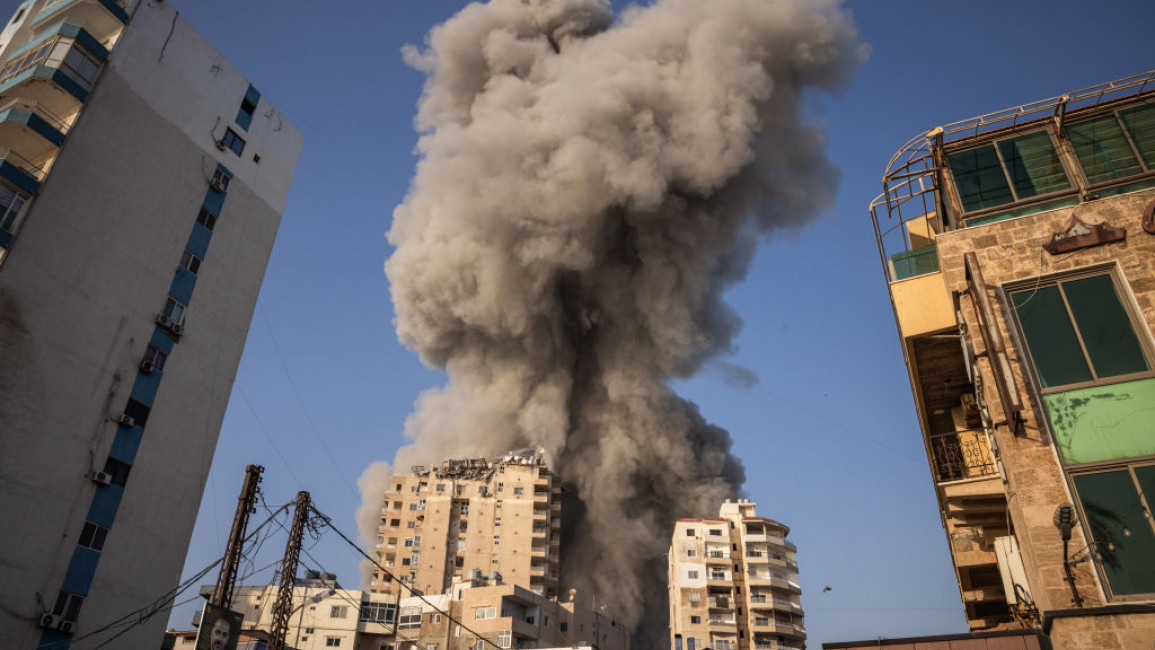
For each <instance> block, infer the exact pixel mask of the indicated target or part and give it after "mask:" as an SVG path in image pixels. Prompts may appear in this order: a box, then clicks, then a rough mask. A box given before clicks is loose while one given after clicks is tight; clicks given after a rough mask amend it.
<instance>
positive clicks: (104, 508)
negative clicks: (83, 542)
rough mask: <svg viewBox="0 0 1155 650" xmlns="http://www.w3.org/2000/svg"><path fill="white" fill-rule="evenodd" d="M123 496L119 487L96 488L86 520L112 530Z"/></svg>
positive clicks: (104, 486) (122, 491)
mask: <svg viewBox="0 0 1155 650" xmlns="http://www.w3.org/2000/svg"><path fill="white" fill-rule="evenodd" d="M117 433H119V431H118V432H117ZM123 496H124V488H123V487H121V486H119V485H101V486H98V487H97V488H96V494H93V495H92V505H91V506H89V507H88V517H86V519H88V521H91V522H92V523H94V524H100V525H101V526H104V527H105V528H112V522H113V520H115V519H116V511H117V510H119V509H120V499H121V498H122V497H123Z"/></svg>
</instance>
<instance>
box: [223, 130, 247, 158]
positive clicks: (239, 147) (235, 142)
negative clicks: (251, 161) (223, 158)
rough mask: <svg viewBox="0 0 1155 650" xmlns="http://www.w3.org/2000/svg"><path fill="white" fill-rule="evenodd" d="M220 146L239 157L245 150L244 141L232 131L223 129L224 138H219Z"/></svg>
mask: <svg viewBox="0 0 1155 650" xmlns="http://www.w3.org/2000/svg"><path fill="white" fill-rule="evenodd" d="M221 146H222V147H224V148H225V149H228V150H229V151H231V152H233V153H235V154H236V155H238V156H239V155H241V152H243V151H244V150H245V141H244V140H243V139H241V136H239V135H237V134H236V132H235V131H233V130H232V129H225V137H223V138H221Z"/></svg>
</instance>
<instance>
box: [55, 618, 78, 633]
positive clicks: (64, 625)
mask: <svg viewBox="0 0 1155 650" xmlns="http://www.w3.org/2000/svg"><path fill="white" fill-rule="evenodd" d="M74 627H76V623H73V622H72V621H60V624H59V625H57V626H56V629H58V630H60V631H61V632H63V633H65V634H72V629H73V628H74Z"/></svg>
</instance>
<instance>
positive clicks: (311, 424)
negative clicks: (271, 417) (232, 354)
mask: <svg viewBox="0 0 1155 650" xmlns="http://www.w3.org/2000/svg"><path fill="white" fill-rule="evenodd" d="M257 311H258V312H260V314H261V321H262V322H264V324H265V330H266V331H268V333H269V340H270V341H272V343H273V350H274V351H275V352H276V353H277V359H279V360H280V361H281V369H282V370H284V371H285V378H286V379H288V380H289V387H291V388H292V389H293V395H294V396H295V397H296V398H297V404H298V405H299V406H300V407H301V412H302V413H304V414H305V420H307V421H308V422H309V432H310V433H312V434H313V437H314V438H316V439H317V442H318V443H320V445H321V449H323V450H325V455H326V456H328V457H329V462H330V463H331V464H332V465H333V469H334V470H335V471H336V472H337V476H340V477H341V480H342V481H343V482H344V483H345V486H346V487H348V488H349V492H351V493H352V494H353V496H354V498H356V497H358V496H360V494H358V492H357V489H356V488H354V487H353V484H352V483H350V482H349V478H348V477H347V476H345V473H344V472H342V471H341V467H340V466H339V465H337V459H336V458H334V457H333V452H332V451H330V450H329V445H327V444H326V443H325V439H324V438H322V437H321V434H320V431H319V430H318V429H317V423H316V422H314V421H313V416H312V414H310V413H309V409H308V408H307V407H306V406H305V400H304V399H303V398H302V397H301V391H300V390H298V389H297V382H295V381H293V374H292V373H290V372H289V365H288V364H287V363H285V355H283V354H281V346H280V344H278V343H277V337H276V336H274V335H273V328H272V326H271V325H270V324H269V318H268V316H266V315H265V310H264V308H263V307H261V302H260V301H259V300H258V301H257Z"/></svg>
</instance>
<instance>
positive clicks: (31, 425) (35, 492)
mask: <svg viewBox="0 0 1155 650" xmlns="http://www.w3.org/2000/svg"><path fill="white" fill-rule="evenodd" d="M300 149H301V136H300V134H299V133H298V132H297V131H296V130H295V129H294V128H293V126H292V125H290V124H289V123H288V122H287V121H286V120H285V119H284V118H283V117H282V116H281V114H280V113H279V112H278V111H277V110H276V109H274V108H273V107H272V106H271V105H270V104H269V103H268V101H266V100H265V99H264V98H263V97H262V96H261V95H260V93H259V92H258V91H257V90H256V88H254V87H253V86H252V85H251V84H250V83H249V82H248V81H247V80H246V79H245V78H244V77H242V76H241V75H240V74H239V73H238V72H237V71H236V70H234V69H233V68H232V67H231V66H230V65H229V64H228V62H226V61H225V60H224V59H223V58H222V57H221V55H220V54H219V53H217V52H216V51H215V50H213V48H212V47H210V46H209V45H208V44H207V43H206V42H205V41H204V39H202V38H201V37H200V36H199V35H198V34H196V33H195V32H194V31H193V30H192V29H191V28H190V27H189V26H188V24H187V23H185V22H184V21H183V20H182V19H181V18H180V16H179V15H178V14H177V12H176V10H175V9H173V8H172V7H171V6H169V5H167V4H165V3H163V2H159V1H156V0H27V1H25V2H23V3H21V4H20V5H19V7H18V8H17V9H16V12H15V14H14V15H13V17H12V19H11V21H10V22H9V24H8V25H7V26H6V27H5V28H4V29H3V32H2V33H0V520H2V521H4V522H5V526H4V527H3V528H2V529H0V584H3V585H4V589H2V590H0V647H3V648H26V647H27V648H32V647H37V645H38V644H48V643H51V644H53V645H52V646H51V647H53V648H56V649H60V648H66V647H69V646H70V643H71V641H72V640H73V639H78V638H80V637H82V636H86V635H88V634H91V633H93V632H96V631H97V630H99V629H101V628H103V627H104V626H105V625H107V624H109V623H111V622H113V621H115V620H117V619H119V618H121V617H123V616H125V615H128V614H130V613H132V612H133V611H135V610H137V609H139V608H142V607H145V606H147V605H149V604H151V603H153V602H154V601H155V600H156V599H157V598H158V597H160V596H162V595H163V594H164V593H165V592H166V591H168V590H169V589H171V588H172V587H173V586H174V585H176V583H177V582H178V580H179V576H180V571H181V568H182V565H183V562H184V558H185V552H186V550H187V545H188V540H189V536H190V534H191V532H192V527H193V522H194V519H195V517H196V512H197V508H198V505H199V503H200V499H201V493H202V490H203V488H204V484H205V478H206V475H207V473H208V471H209V466H210V463H211V461H212V457H213V453H214V451H215V448H216V442H217V437H218V435H219V430H220V424H221V420H222V419H223V417H224V412H225V407H226V405H227V402H228V396H229V393H230V389H231V387H232V383H233V379H234V377H235V374H236V370H237V364H238V362H239V359H240V355H241V349H242V347H243V345H244V342H245V336H246V333H247V330H248V326H249V322H250V319H251V317H252V312H253V309H254V306H255V303H256V298H257V292H258V289H259V287H260V284H261V280H262V277H263V275H264V271H265V266H266V263H267V261H268V257H269V253H270V251H271V248H272V245H273V238H274V235H275V234H276V231H277V227H278V225H279V222H280V218H281V212H282V210H283V208H284V204H285V200H286V197H287V195H288V191H289V186H290V183H291V181H292V176H293V171H294V169H295V167H296V164H297V158H298V156H299V153H300ZM134 618H135V617H134ZM137 620H138V619H137ZM130 622H134V619H130ZM164 627H165V617H164V616H155V617H152V618H150V619H148V620H145V621H144V622H143V623H141V624H139V625H137V626H135V627H133V628H132V629H131V630H130V631H128V632H127V633H126V634H124V635H123V636H121V637H119V638H118V639H117V641H116V642H115V643H114V647H122V648H137V647H139V648H146V647H157V646H159V643H160V640H161V638H162V635H163V632H164ZM113 631H120V628H115V629H114V630H113ZM105 634H106V635H107V634H110V633H105ZM104 638H105V636H101V635H96V636H92V637H88V638H86V639H85V640H84V641H78V642H77V643H76V644H74V645H72V647H92V646H93V645H96V644H97V643H99V642H100V641H102V640H104Z"/></svg>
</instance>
